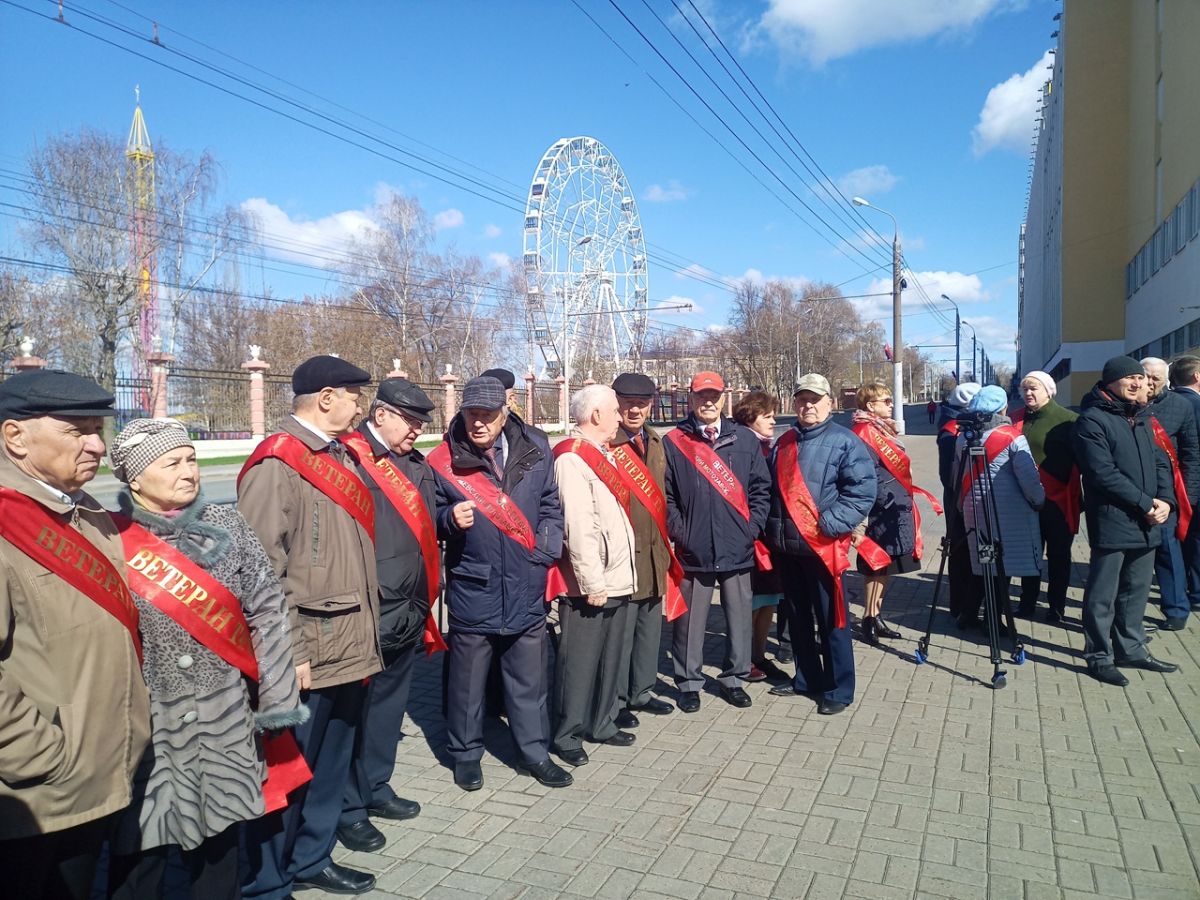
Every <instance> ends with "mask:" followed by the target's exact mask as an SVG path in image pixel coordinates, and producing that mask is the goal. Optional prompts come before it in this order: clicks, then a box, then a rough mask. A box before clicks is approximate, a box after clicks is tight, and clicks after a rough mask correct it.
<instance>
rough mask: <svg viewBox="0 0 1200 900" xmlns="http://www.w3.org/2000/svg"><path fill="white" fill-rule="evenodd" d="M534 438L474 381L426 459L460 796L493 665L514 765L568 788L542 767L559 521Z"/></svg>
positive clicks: (500, 398)
mask: <svg viewBox="0 0 1200 900" xmlns="http://www.w3.org/2000/svg"><path fill="white" fill-rule="evenodd" d="M532 431H533V429H532V428H530V426H527V425H525V424H524V423H523V422H521V421H520V420H519V419H516V418H513V417H510V416H509V415H508V408H507V404H506V401H505V396H504V385H502V384H501V383H500V382H499V381H497V380H496V379H495V378H491V377H482V376H481V377H479V378H472V379H471V380H470V381H468V382H467V383H466V385H464V386H463V397H462V408H461V409H460V410H459V412H458V415H456V416H455V417H454V418H453V419H452V420H451V422H450V427H449V428H448V429H447V432H446V438H445V440H444V441H443V442H442V443H441V444H440V445H439V446H438V447H437V448H436V449H435V450H434V451H433V452H432V453H430V454H429V464H430V466H431V467H432V468H433V471H434V473H435V474H436V475H437V479H438V496H437V529H438V535H439V537H441V538H443V539H444V540H445V541H446V602H447V606H448V611H449V621H450V636H449V646H450V651H449V664H448V667H447V672H448V681H447V687H446V695H447V699H446V709H447V715H446V720H447V721H446V724H447V733H448V735H447V736H448V740H447V744H448V746H447V751H448V752H449V754H450V757H451V758H452V759H453V760H454V782H455V784H457V785H458V786H459V787H461V788H462V789H463V790H467V791H475V790H479V788H481V787H482V786H483V771H482V768H481V766H480V760H481V759H482V758H483V698H484V686H485V684H486V682H487V676H488V670H489V668H490V666H491V660H492V657H493V656H499V657H500V671H501V680H502V682H503V685H504V700H505V708H506V709H507V712H508V724H509V728H510V729H511V731H512V735H513V739H514V741H515V742H516V745H517V751H518V753H519V755H520V760H521V764H522V766H523V767H524V768H525V769H527V770H528V771H529V772H530V774H532V775H533V776H534V777H535V778H536V779H537V780H538V781H540V782H541V783H542V784H544V785H546V786H547V787H565V786H566V785H569V784H571V782H572V778H571V776H570V775H569V774H568V773H566V772H565V771H563V769H562V768H560V767H559V766H558V764H557V763H555V762H554V761H553V760H551V759H550V754H549V746H550V735H549V714H548V711H547V688H548V686H547V683H546V652H547V649H546V592H547V591H546V582H547V577H548V574H549V569H550V567H552V566H554V565H555V563H556V562H557V560H558V557H559V555H560V554H561V553H562V541H563V514H562V507H561V506H560V505H559V499H558V486H557V484H556V483H555V480H554V461H553V458H552V457H551V455H550V453H549V452H548V450H547V449H546V447H545V445H544V444H543V443H542V442H541V441H539V440H537V439H536V438H535V437H533V436H532V434H531V432H532Z"/></svg>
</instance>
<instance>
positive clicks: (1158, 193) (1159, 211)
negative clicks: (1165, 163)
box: [1154, 159, 1163, 222]
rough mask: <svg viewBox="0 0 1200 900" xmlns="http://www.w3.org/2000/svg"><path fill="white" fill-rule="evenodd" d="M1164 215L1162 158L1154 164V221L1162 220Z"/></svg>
mask: <svg viewBox="0 0 1200 900" xmlns="http://www.w3.org/2000/svg"><path fill="white" fill-rule="evenodd" d="M1162 217H1163V168H1162V160H1161V159H1160V160H1159V161H1158V162H1156V163H1155V164H1154V221H1156V222H1161V221H1162Z"/></svg>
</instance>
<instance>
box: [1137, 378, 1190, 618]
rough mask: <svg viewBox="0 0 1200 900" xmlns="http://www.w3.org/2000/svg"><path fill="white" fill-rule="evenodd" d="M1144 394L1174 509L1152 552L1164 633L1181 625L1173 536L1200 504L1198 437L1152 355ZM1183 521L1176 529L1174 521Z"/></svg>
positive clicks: (1180, 566) (1183, 601) (1184, 598)
mask: <svg viewBox="0 0 1200 900" xmlns="http://www.w3.org/2000/svg"><path fill="white" fill-rule="evenodd" d="M1142 369H1143V370H1144V371H1145V373H1146V384H1147V386H1148V387H1149V393H1150V403H1149V406H1150V416H1151V419H1150V428H1151V431H1152V433H1153V437H1154V441H1155V444H1157V445H1158V447H1159V449H1160V450H1162V452H1163V453H1165V454H1166V455H1167V458H1168V459H1169V460H1170V462H1171V477H1172V483H1173V486H1174V489H1175V494H1176V497H1175V500H1176V506H1175V507H1174V508H1173V509H1172V510H1171V518H1169V519H1167V521H1166V523H1165V524H1164V525H1163V527H1162V543H1160V544H1159V545H1158V549H1157V550H1156V551H1155V553H1154V573H1155V575H1156V576H1157V577H1158V591H1159V594H1160V597H1161V601H1160V602H1161V604H1162V614H1163V619H1164V621H1163V623H1162V627H1163V629H1165V630H1166V631H1182V630H1183V629H1184V627H1185V626H1186V625H1187V620H1188V613H1189V612H1190V611H1191V604H1190V603H1189V602H1188V592H1187V567H1186V565H1185V564H1184V558H1183V546H1182V544H1181V543H1180V539H1179V536H1178V535H1177V534H1176V532H1177V531H1179V530H1182V531H1183V533H1184V534H1185V536H1186V533H1187V530H1188V526H1189V522H1190V517H1191V510H1192V509H1194V508H1195V506H1196V504H1197V503H1198V502H1200V435H1198V432H1197V428H1196V414H1195V412H1194V411H1193V410H1192V404H1190V403H1189V402H1188V401H1187V399H1185V398H1184V397H1181V396H1180V395H1179V394H1176V393H1175V392H1174V391H1171V390H1169V389H1168V388H1169V381H1168V378H1167V375H1168V368H1167V364H1166V362H1164V361H1163V360H1161V359H1159V358H1158V357H1157V356H1147V357H1146V358H1145V359H1143V360H1142ZM1181 518H1182V519H1183V524H1182V526H1181V525H1180V519H1181Z"/></svg>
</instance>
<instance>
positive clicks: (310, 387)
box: [292, 356, 371, 396]
mask: <svg viewBox="0 0 1200 900" xmlns="http://www.w3.org/2000/svg"><path fill="white" fill-rule="evenodd" d="M370 383H371V375H370V373H368V372H364V371H363V370H362V369H360V368H359V367H358V366H356V365H354V364H353V363H348V362H346V361H345V360H344V359H340V358H339V357H336V356H314V357H312V358H311V359H306V360H305V361H304V362H302V363H300V365H298V366H296V371H295V372H293V373H292V391H293V392H294V393H295V394H296V395H297V396H300V395H302V394H315V393H317V392H318V391H322V390H324V389H325V388H340V387H361V386H362V385H364V384H370Z"/></svg>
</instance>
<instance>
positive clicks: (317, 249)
mask: <svg viewBox="0 0 1200 900" xmlns="http://www.w3.org/2000/svg"><path fill="white" fill-rule="evenodd" d="M241 209H242V211H243V212H245V213H248V214H249V215H251V216H252V217H253V219H254V221H255V224H256V226H257V228H258V230H259V233H260V234H261V235H262V237H263V238H264V240H265V241H266V242H267V243H268V244H270V245H272V249H271V252H272V253H274V254H276V255H277V256H279V257H280V258H283V259H290V260H297V261H302V262H306V263H312V262H313V261H314V260H313V256H314V255H316V256H318V257H324V256H331V255H335V254H337V253H339V252H343V251H345V250H346V249H347V247H348V245H349V243H350V241H352V240H354V239H359V238H362V237H363V235H365V234H366V233H367V232H369V231H372V230H374V229H376V228H377V227H378V226H377V225H376V223H375V222H374V220H372V219H371V217H370V215H369V214H368V213H366V212H364V211H362V210H346V211H345V212H338V213H333V214H332V215H328V216H324V217H323V218H320V219H293V218H292V217H291V216H289V215H288V214H287V213H286V212H284V211H283V210H282V209H280V208H279V207H278V206H276V205H275V204H274V203H271V202H270V201H268V200H266V199H265V198H263V197H251V198H250V199H249V200H245V201H243V202H242V205H241ZM317 263H318V264H320V263H321V260H320V259H318V260H317ZM329 265H337V261H336V260H331V261H330V262H329Z"/></svg>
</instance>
